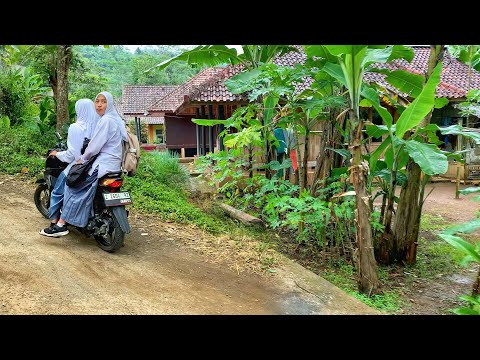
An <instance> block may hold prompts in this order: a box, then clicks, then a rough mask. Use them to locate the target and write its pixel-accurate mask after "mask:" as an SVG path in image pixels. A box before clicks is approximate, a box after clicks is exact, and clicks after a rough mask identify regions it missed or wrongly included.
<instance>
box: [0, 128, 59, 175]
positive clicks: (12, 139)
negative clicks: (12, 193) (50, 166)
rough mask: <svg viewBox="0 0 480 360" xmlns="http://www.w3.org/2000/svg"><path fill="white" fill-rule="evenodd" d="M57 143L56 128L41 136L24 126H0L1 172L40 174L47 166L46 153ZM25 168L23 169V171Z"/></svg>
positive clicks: (36, 131)
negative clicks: (8, 127) (7, 127)
mask: <svg viewBox="0 0 480 360" xmlns="http://www.w3.org/2000/svg"><path fill="white" fill-rule="evenodd" d="M56 143H57V139H56V137H55V134H54V130H53V129H51V130H50V131H48V132H46V133H45V134H43V136H40V133H39V131H38V130H35V129H31V128H24V127H13V128H10V129H6V128H3V129H2V128H0V172H4V173H8V174H18V173H20V172H23V173H26V172H27V171H28V172H27V174H28V175H29V176H38V175H40V174H41V172H42V170H43V169H44V167H45V154H46V152H47V150H48V149H50V148H53V147H54V145H55V144H56ZM22 169H23V171H22Z"/></svg>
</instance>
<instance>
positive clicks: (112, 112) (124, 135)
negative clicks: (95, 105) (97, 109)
mask: <svg viewBox="0 0 480 360" xmlns="http://www.w3.org/2000/svg"><path fill="white" fill-rule="evenodd" d="M98 95H103V96H105V98H106V99H107V109H106V110H105V114H103V116H102V118H103V117H105V116H109V117H112V118H113V119H115V121H116V122H117V123H118V127H119V128H120V132H121V134H122V139H123V140H125V141H127V129H126V127H125V121H123V119H122V118H121V117H120V115H118V112H117V109H115V106H114V105H113V95H112V94H110V93H109V92H108V91H102V92H101V93H99V94H98ZM98 95H97V96H95V100H96V99H97V97H98Z"/></svg>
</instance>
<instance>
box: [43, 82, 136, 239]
mask: <svg viewBox="0 0 480 360" xmlns="http://www.w3.org/2000/svg"><path fill="white" fill-rule="evenodd" d="M95 110H96V112H97V114H98V115H100V116H101V118H100V120H98V122H97V126H96V128H95V131H94V133H93V136H92V138H91V140H90V142H89V143H88V146H87V148H86V149H85V152H84V153H83V155H82V156H80V159H79V160H78V161H76V163H83V162H85V161H87V160H90V159H91V158H92V157H94V156H96V159H95V161H94V162H93V164H92V167H91V169H90V170H89V172H88V175H87V177H86V179H85V180H84V181H83V182H82V183H81V184H79V185H76V187H74V188H73V187H70V186H65V194H64V199H63V209H62V215H61V218H60V219H59V220H58V222H57V224H55V225H54V226H53V227H52V228H47V229H44V232H45V234H43V235H46V236H52V237H58V236H63V235H67V234H68V229H67V226H66V223H68V224H70V225H74V226H78V227H85V226H86V225H87V222H88V219H89V217H91V216H93V208H92V204H93V198H94V196H95V191H96V189H97V184H98V179H100V178H101V177H102V176H104V175H105V174H106V173H109V172H117V171H120V168H121V162H122V140H127V131H126V127H125V122H124V121H123V119H122V118H121V117H120V116H119V115H118V113H117V111H116V109H115V106H114V105H113V96H112V94H110V93H109V92H107V91H103V92H101V93H99V94H98V95H97V96H96V97H95Z"/></svg>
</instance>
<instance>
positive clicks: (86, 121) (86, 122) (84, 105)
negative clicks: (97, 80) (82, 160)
mask: <svg viewBox="0 0 480 360" xmlns="http://www.w3.org/2000/svg"><path fill="white" fill-rule="evenodd" d="M75 112H76V113H77V121H76V123H77V124H79V125H80V126H81V127H82V129H83V130H84V131H85V137H86V138H89V139H91V138H92V136H93V131H94V130H95V127H96V126H97V122H98V120H99V119H100V116H99V115H98V114H97V112H96V111H95V104H94V103H93V101H92V100H90V99H80V100H78V101H77V102H76V103H75Z"/></svg>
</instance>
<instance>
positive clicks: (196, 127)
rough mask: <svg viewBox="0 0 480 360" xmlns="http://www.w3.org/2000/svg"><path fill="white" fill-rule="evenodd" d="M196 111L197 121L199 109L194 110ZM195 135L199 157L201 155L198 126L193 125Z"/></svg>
mask: <svg viewBox="0 0 480 360" xmlns="http://www.w3.org/2000/svg"><path fill="white" fill-rule="evenodd" d="M196 111H197V119H199V118H200V109H199V108H196ZM195 135H196V137H197V157H199V156H200V155H202V154H200V126H198V124H195Z"/></svg>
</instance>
